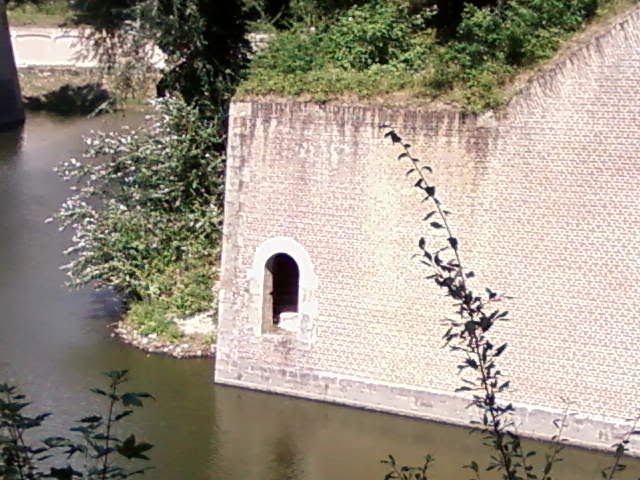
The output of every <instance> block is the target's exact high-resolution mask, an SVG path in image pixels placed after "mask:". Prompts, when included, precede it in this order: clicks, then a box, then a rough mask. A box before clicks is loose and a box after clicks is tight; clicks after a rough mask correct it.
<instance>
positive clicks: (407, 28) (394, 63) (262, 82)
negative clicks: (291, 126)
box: [240, 0, 435, 99]
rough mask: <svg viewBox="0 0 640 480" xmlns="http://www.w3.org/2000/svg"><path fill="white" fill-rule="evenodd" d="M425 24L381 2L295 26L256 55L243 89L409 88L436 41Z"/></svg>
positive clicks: (317, 93)
mask: <svg viewBox="0 0 640 480" xmlns="http://www.w3.org/2000/svg"><path fill="white" fill-rule="evenodd" d="M423 24H424V18H423V16H421V15H415V14H410V13H409V11H408V9H407V7H406V6H405V5H403V4H401V3H397V2H385V1H380V0H374V1H371V2H368V3H365V4H363V5H357V6H353V7H351V8H348V9H346V10H343V11H339V13H337V14H335V15H333V16H331V17H330V18H329V19H328V20H327V21H326V22H323V23H319V24H318V25H316V26H314V27H313V28H309V27H308V26H307V25H306V24H302V23H299V24H296V25H295V26H294V27H293V28H292V29H290V30H288V31H285V32H282V33H280V34H278V35H277V36H276V37H275V38H274V39H273V40H272V41H271V42H270V44H269V47H268V48H266V49H265V50H264V51H263V52H260V53H259V54H258V55H256V57H255V59H254V60H253V62H252V64H251V67H250V70H249V75H248V79H247V81H246V82H245V83H244V84H242V85H241V87H240V93H241V94H268V93H285V94H289V95H301V94H311V95H312V96H313V97H314V98H316V99H323V98H324V97H325V96H331V94H335V93H355V94H357V95H360V96H363V95H364V96H366V95H374V94H377V93H383V92H387V91H394V90H399V89H404V88H409V87H410V86H411V85H413V84H414V83H415V81H414V79H413V78H412V76H411V74H412V73H417V72H419V71H420V70H421V69H422V68H424V66H425V62H426V59H427V58H428V56H429V54H430V52H431V51H432V49H433V46H434V44H435V34H434V33H433V32H431V31H426V32H424V31H421V30H420V27H421V26H422V25H423Z"/></svg>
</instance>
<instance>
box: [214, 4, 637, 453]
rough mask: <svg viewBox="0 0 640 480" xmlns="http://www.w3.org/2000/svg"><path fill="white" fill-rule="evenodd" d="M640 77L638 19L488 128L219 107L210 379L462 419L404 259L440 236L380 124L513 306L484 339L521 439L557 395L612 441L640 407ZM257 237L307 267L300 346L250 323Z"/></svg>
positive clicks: (310, 109) (471, 262)
mask: <svg viewBox="0 0 640 480" xmlns="http://www.w3.org/2000/svg"><path fill="white" fill-rule="evenodd" d="M639 78H640V11H639V10H637V9H636V10H634V11H632V12H630V13H629V14H628V15H627V16H626V17H624V18H622V19H620V20H619V21H618V22H617V23H616V24H614V25H613V27H611V28H610V29H608V30H607V31H605V32H604V33H602V34H600V35H599V36H595V37H594V38H592V39H591V40H590V42H589V43H588V44H586V45H585V46H582V47H580V48H577V49H574V51H573V52H571V53H570V54H568V55H566V56H565V58H564V59H560V60H558V61H557V62H555V64H554V65H553V66H552V67H551V68H549V69H548V70H547V71H546V72H543V73H541V74H539V75H538V76H537V77H535V78H534V79H533V80H532V81H531V82H530V83H529V84H528V85H527V86H526V87H525V88H524V89H523V91H522V92H521V93H520V94H519V95H518V96H516V97H515V98H514V100H513V101H512V102H511V103H510V105H509V106H508V107H507V108H506V109H505V110H504V111H503V112H501V113H499V114H498V115H497V116H496V117H493V116H489V115H487V116H484V117H482V118H476V117H474V116H467V115H464V114H461V113H458V112H453V111H451V112H447V111H438V112H432V111H421V110H413V109H410V108H407V109H402V108H393V109H389V108H381V107H375V106H351V105H333V104H328V105H315V104H308V103H294V102H284V101H280V102H276V101H254V102H239V103H236V104H234V106H233V109H232V117H231V129H230V146H229V164H228V171H227V182H228V185H227V199H226V206H225V238H224V254H223V266H222V267H223V268H222V283H221V287H222V293H221V304H220V305H221V317H220V331H219V349H218V359H217V364H216V381H219V382H224V383H232V384H236V385H243V386H247V387H251V388H260V389H265V390H272V391H278V392H283V393H290V394H296V395H301V396H308V397H311V398H317V399H325V400H330V401H341V402H345V403H351V404H354V405H361V406H367V407H370V408H377V409H385V410H389V411H395V412H399V413H407V414H411V415H418V416H426V417H431V418H439V419H444V420H447V421H460V422H464V421H466V417H464V414H462V413H460V409H459V405H460V404H461V403H460V400H459V397H456V396H455V395H453V394H452V393H451V392H453V390H454V389H455V387H456V386H458V385H459V383H460V381H459V378H458V377H457V374H456V365H457V361H458V360H457V359H456V358H455V357H454V356H453V355H452V354H451V353H449V352H448V351H447V350H446V349H443V348H442V340H441V337H442V334H443V333H444V330H445V328H444V327H443V325H442V324H441V322H440V319H441V318H442V317H444V316H446V315H450V314H453V310H452V308H451V306H450V302H449V301H448V300H447V298H445V297H444V296H443V292H441V291H439V290H438V289H437V288H436V287H435V286H434V285H432V284H430V283H429V282H428V281H426V280H424V276H425V275H426V274H427V271H426V270H424V269H423V268H422V267H421V265H420V264H419V263H418V262H417V261H416V259H413V258H412V255H413V254H414V253H416V252H417V242H418V238H419V237H420V236H423V235H424V236H426V237H427V239H428V240H429V241H430V242H437V241H438V240H437V238H434V237H433V235H432V233H431V232H430V231H429V230H428V229H427V228H426V226H425V225H424V223H422V222H421V219H422V217H423V216H424V215H425V213H426V211H425V208H426V207H425V205H424V204H421V203H420V195H419V192H418V191H417V190H416V189H414V188H412V183H413V182H412V181H411V180H410V179H408V178H407V177H406V176H405V172H406V170H407V169H408V168H409V165H408V164H407V163H403V162H399V161H397V160H395V158H396V156H397V155H398V153H400V152H399V150H398V149H397V148H396V147H394V146H392V145H390V142H389V141H388V140H385V139H384V138H383V131H381V130H380V129H379V125H380V124H381V123H390V124H393V125H394V127H395V128H396V130H397V131H398V133H400V134H401V135H402V136H403V137H404V138H405V139H406V140H407V141H408V142H409V143H411V144H412V151H413V153H414V154H415V155H417V156H419V157H421V158H424V159H427V160H428V163H429V164H430V165H431V166H432V167H433V168H434V171H435V174H434V176H433V181H434V183H435V184H436V185H437V187H438V191H439V196H440V198H441V200H442V201H443V202H444V203H445V205H446V206H447V208H448V209H449V210H451V211H452V212H453V217H452V223H453V227H454V229H455V231H456V232H457V234H458V236H459V238H460V243H461V251H462V254H463V262H464V263H465V264H466V265H467V266H468V267H470V268H471V269H473V270H474V271H475V272H476V274H477V277H478V278H477V279H476V280H475V284H477V285H478V286H479V287H485V286H488V287H491V288H492V289H494V290H498V291H501V292H504V293H506V294H508V295H510V296H512V297H514V298H513V300H510V301H509V302H508V303H507V304H505V308H507V309H508V310H509V311H510V312H511V317H512V318H513V321H512V322H511V323H507V324H502V325H500V327H499V329H497V330H496V335H497V338H496V340H497V341H500V340H503V341H506V342H508V344H509V348H508V350H507V353H505V356H504V362H503V370H504V371H505V372H506V373H507V375H508V376H509V377H510V378H511V380H512V385H513V388H512V390H511V392H510V395H511V397H510V399H511V400H513V401H514V402H516V403H517V404H519V405H522V408H523V412H525V411H527V412H529V416H526V415H524V414H523V415H524V416H525V417H526V420H525V424H524V426H523V427H522V431H524V432H528V433H531V434H547V433H548V429H546V428H545V427H544V426H539V425H538V424H537V423H536V421H535V416H536V414H537V413H540V412H549V414H550V415H553V414H554V412H557V411H558V410H560V409H562V407H563V400H562V399H567V400H570V401H572V402H574V403H573V410H575V411H576V412H578V413H579V414H580V418H579V420H577V421H576V426H575V429H574V430H575V431H573V433H572V434H571V436H572V438H574V439H577V440H578V441H581V442H582V443H588V444H592V445H595V444H600V445H608V444H610V443H611V441H610V440H611V437H610V436H611V431H608V430H606V428H604V427H602V425H607V424H614V423H616V421H618V420H620V419H622V418H626V417H628V416H631V415H633V414H636V413H637V408H638V400H637V395H638V384H639V381H640V350H639V345H640V321H639V320H638V319H637V318H636V311H637V305H638V303H640V286H639V285H640V261H639V260H638V251H640V216H639V214H638V210H639V208H640V198H639V196H638V195H639V194H640V180H639V174H640V84H639V82H638V79H639ZM273 237H290V238H292V239H294V240H295V241H297V242H298V243H299V244H301V245H302V246H303V247H304V249H305V250H306V252H308V254H309V257H310V259H311V262H312V263H313V268H314V270H315V274H316V276H317V286H316V287H315V289H314V291H313V292H311V293H310V294H309V297H310V298H311V297H313V298H311V300H313V301H314V302H316V303H317V314H314V315H310V316H308V318H306V319H305V321H306V322H307V323H306V324H307V325H308V326H309V328H310V329H311V330H312V332H313V334H312V335H309V336H307V337H305V338H302V337H301V336H300V335H295V334H286V335H285V334H281V335H277V334H276V335H273V334H271V335H269V334H267V335H265V334H262V333H260V332H259V329H256V325H259V324H260V321H261V319H260V318H258V313H260V312H259V308H258V307H256V305H258V303H259V301H258V300H259V298H258V297H259V295H260V294H261V292H260V289H259V285H258V283H256V282H257V280H256V279H258V278H259V277H260V272H259V271H255V270H252V265H253V261H254V254H255V252H256V249H257V248H258V247H259V246H260V245H261V244H262V243H263V242H265V241H267V240H269V239H270V238H273ZM285 253H286V252H285ZM634 307H635V308H634ZM425 392H426V393H425ZM441 397H442V399H441V401H440V400H438V399H440V398H441ZM456 398H458V400H457V401H456V400H455V399H456ZM434 399H435V400H434ZM447 399H448V400H447ZM447 405H449V407H447ZM447 408H450V411H447ZM536 412H537V413H536ZM539 418H543V415H542V416H539ZM545 421H546V417H545ZM598 422H600V423H598Z"/></svg>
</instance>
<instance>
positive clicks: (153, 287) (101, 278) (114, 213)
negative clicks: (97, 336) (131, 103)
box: [57, 98, 224, 315]
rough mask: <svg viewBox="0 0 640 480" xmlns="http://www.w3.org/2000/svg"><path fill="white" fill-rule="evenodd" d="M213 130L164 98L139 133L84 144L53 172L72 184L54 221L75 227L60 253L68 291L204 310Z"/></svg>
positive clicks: (218, 198) (212, 225)
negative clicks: (104, 291) (104, 292)
mask: <svg viewBox="0 0 640 480" xmlns="http://www.w3.org/2000/svg"><path fill="white" fill-rule="evenodd" d="M217 131H218V129H217V124H216V123H215V122H209V121H205V120H203V119H202V118H201V117H200V116H199V114H198V111H197V109H196V108H195V107H190V106H187V105H186V104H185V103H184V102H183V101H182V100H180V99H176V98H173V99H172V98H169V99H165V100H163V101H160V102H159V103H158V104H157V105H156V111H155V113H154V114H153V115H152V116H151V117H150V119H149V122H148V124H147V125H146V126H144V127H141V128H139V129H136V130H132V129H127V130H125V131H124V132H117V133H101V132H96V133H94V134H93V135H92V136H90V137H89V138H87V139H85V142H86V144H87V151H86V154H85V159H83V161H78V160H77V159H71V160H69V161H66V162H64V163H63V164H62V165H61V166H60V167H59V168H58V172H59V174H60V175H61V176H62V177H63V178H64V179H66V180H70V181H73V182H74V183H75V185H74V188H75V193H74V194H73V195H72V196H71V197H70V198H68V199H67V200H66V202H65V203H64V204H63V205H62V207H61V209H60V211H59V213H58V215H57V218H58V220H59V221H60V223H61V228H72V229H73V230H74V236H73V239H72V245H71V246H70V247H69V248H68V249H67V250H66V252H65V253H67V254H69V255H71V256H72V257H73V259H72V261H71V262H70V263H69V264H68V265H66V266H65V268H66V269H67V270H68V276H69V284H70V285H71V286H74V287H80V286H84V285H87V284H91V283H93V284H95V285H96V286H97V287H99V288H100V287H108V288H111V289H113V290H114V291H116V292H117V293H119V294H121V295H122V296H123V297H124V298H125V299H129V300H145V301H147V302H152V301H154V300H162V301H163V302H165V303H168V304H169V305H170V308H169V307H167V309H168V310H171V312H175V313H179V314H185V315H188V314H192V313H195V311H197V310H204V309H206V308H209V306H210V305H211V302H212V301H213V293H212V291H211V288H212V285H213V279H214V278H215V275H216V274H215V270H216V259H217V256H218V252H219V246H220V234H221V228H222V196H223V186H224V170H223V168H224V167H223V157H222V155H220V154H218V153H216V152H217V151H219V143H220V138H219V137H218V136H217Z"/></svg>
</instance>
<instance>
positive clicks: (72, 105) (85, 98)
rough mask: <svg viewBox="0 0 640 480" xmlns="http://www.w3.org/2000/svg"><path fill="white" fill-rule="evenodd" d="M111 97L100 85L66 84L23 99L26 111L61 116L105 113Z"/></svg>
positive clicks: (111, 99) (111, 100)
mask: <svg viewBox="0 0 640 480" xmlns="http://www.w3.org/2000/svg"><path fill="white" fill-rule="evenodd" d="M112 102H113V97H112V96H111V94H110V93H109V91H108V90H106V89H105V88H104V87H103V86H102V84H101V83H87V84H85V85H71V84H66V85H63V86H62V87H60V88H58V89H57V90H53V91H51V92H48V93H45V94H44V95H40V96H37V97H36V96H32V97H25V98H24V106H25V108H26V109H27V110H31V111H36V112H39V111H41V112H50V113H55V114H57V115H62V116H73V115H89V114H97V113H101V112H104V111H106V110H107V109H108V108H109V107H110V105H111V103H112Z"/></svg>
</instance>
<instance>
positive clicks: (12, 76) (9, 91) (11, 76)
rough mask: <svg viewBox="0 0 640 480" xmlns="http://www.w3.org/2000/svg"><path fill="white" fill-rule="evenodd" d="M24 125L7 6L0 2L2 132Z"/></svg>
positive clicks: (3, 1)
mask: <svg viewBox="0 0 640 480" xmlns="http://www.w3.org/2000/svg"><path fill="white" fill-rule="evenodd" d="M22 123H24V108H23V106H22V95H21V93H20V83H19V82H18V72H17V70H16V64H15V60H14V57H13V49H12V48H11V36H10V35H9V22H8V21H7V6H6V2H5V0H0V130H4V129H8V128H13V127H16V126H18V125H21V124H22Z"/></svg>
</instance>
